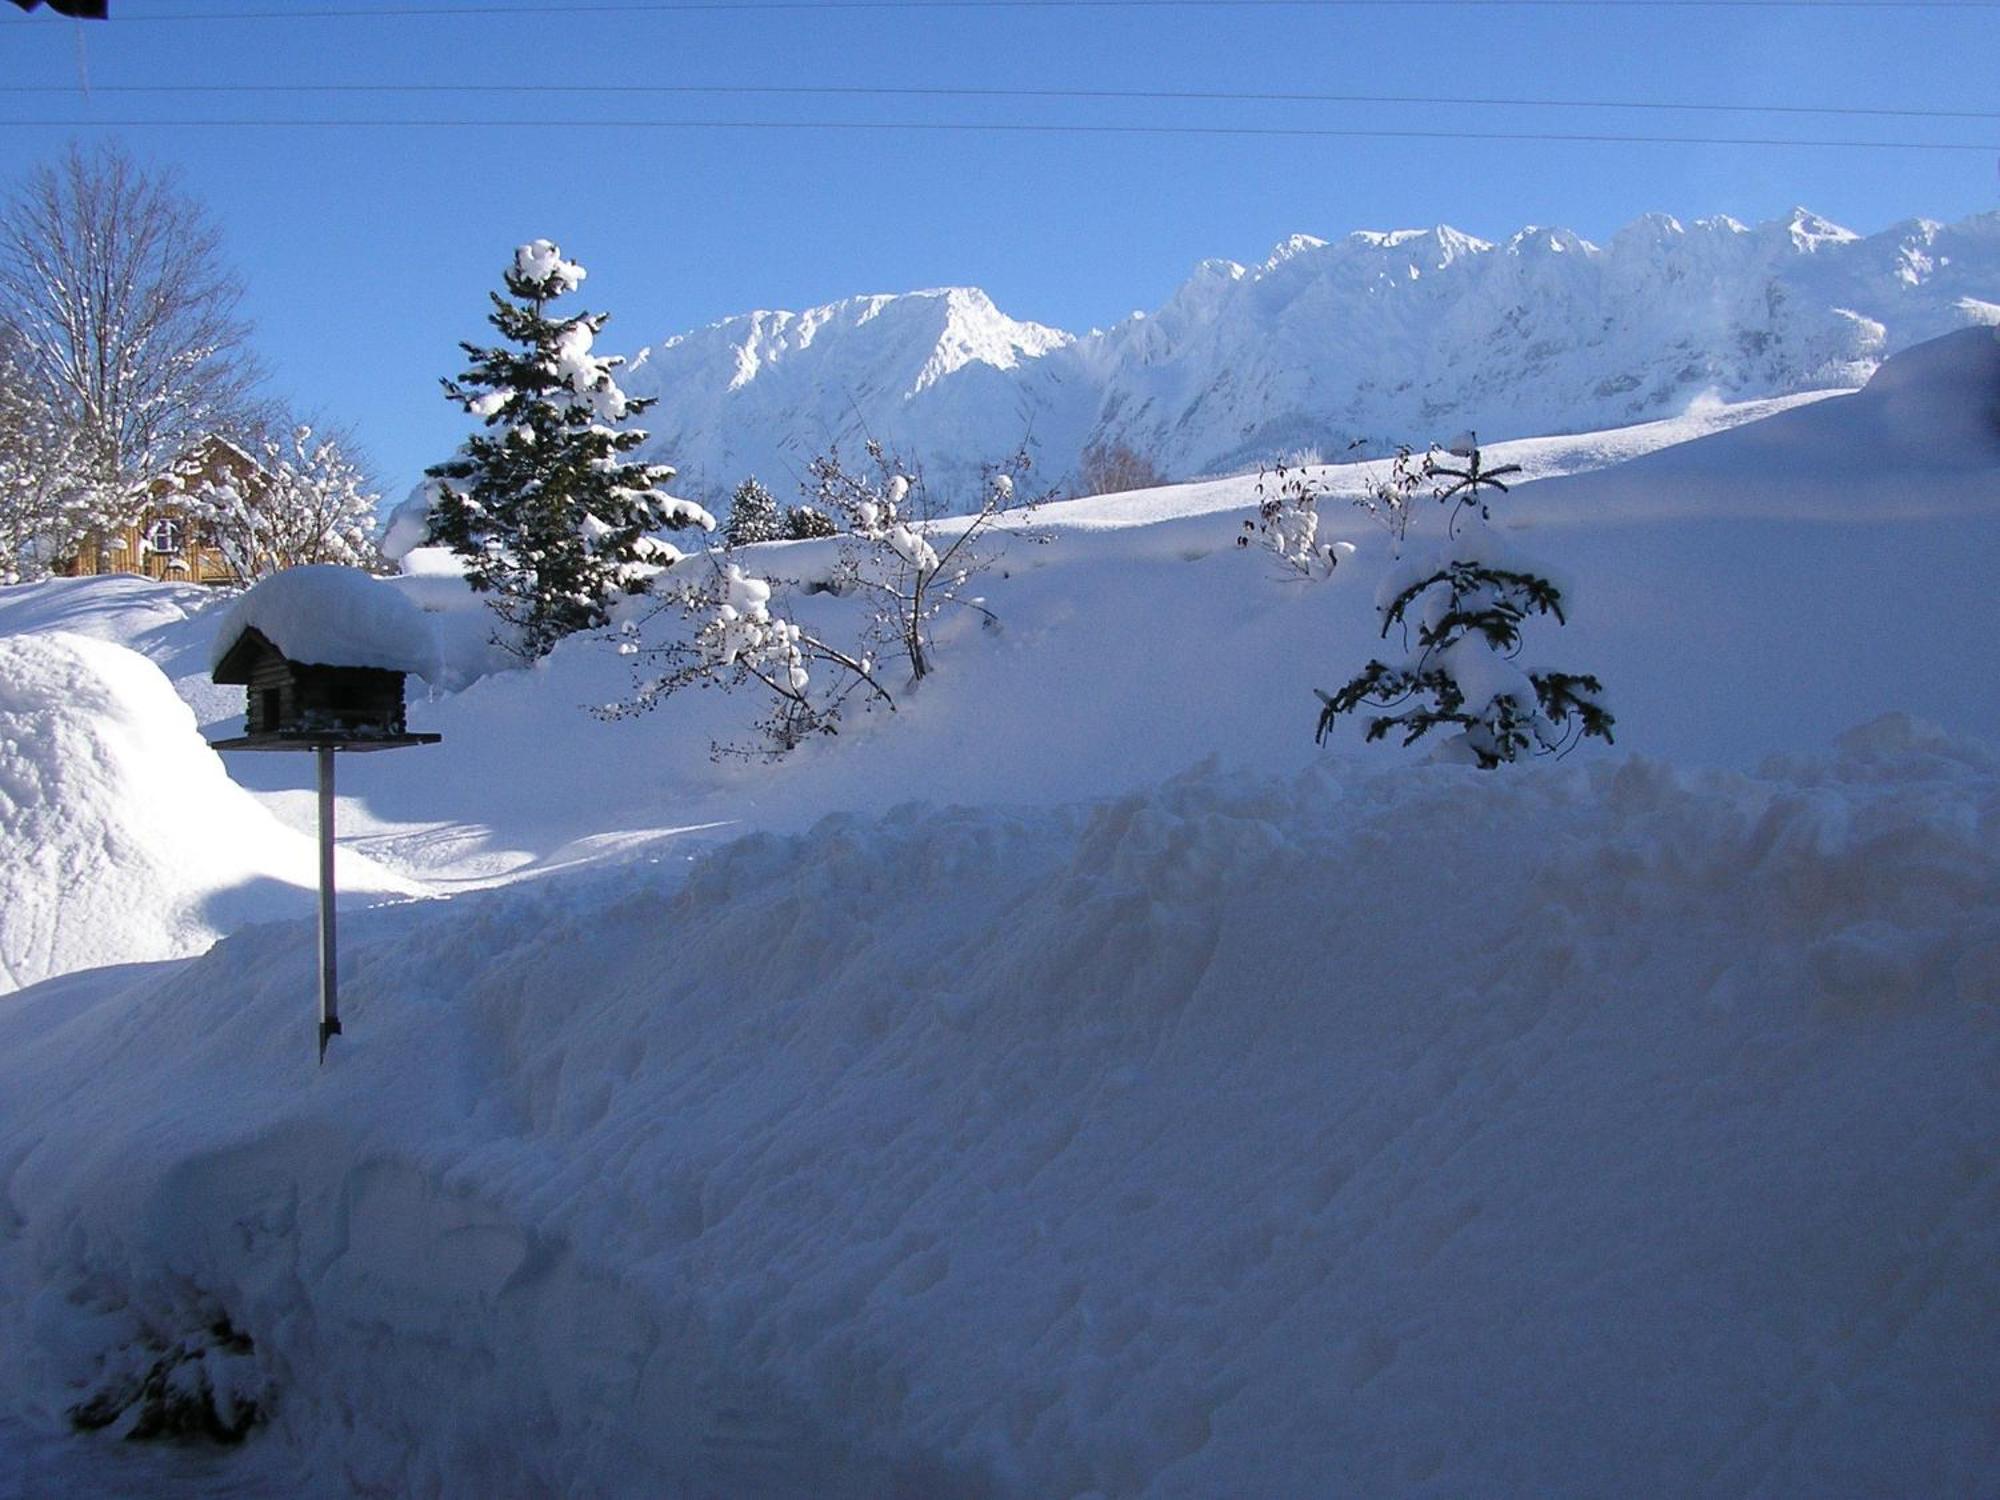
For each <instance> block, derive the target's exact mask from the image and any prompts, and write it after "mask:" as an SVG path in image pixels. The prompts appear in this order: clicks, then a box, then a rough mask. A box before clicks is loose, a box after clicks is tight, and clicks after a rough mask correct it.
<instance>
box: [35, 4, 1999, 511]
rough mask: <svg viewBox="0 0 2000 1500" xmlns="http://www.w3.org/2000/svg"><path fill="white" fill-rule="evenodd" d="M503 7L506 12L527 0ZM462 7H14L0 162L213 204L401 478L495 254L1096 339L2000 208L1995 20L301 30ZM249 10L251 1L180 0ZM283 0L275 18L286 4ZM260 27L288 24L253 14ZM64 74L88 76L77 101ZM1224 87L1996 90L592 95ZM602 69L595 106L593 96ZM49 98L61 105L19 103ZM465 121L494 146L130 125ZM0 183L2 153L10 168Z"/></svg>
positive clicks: (1706, 10) (291, 359) (644, 322)
mask: <svg viewBox="0 0 2000 1500" xmlns="http://www.w3.org/2000/svg"><path fill="white" fill-rule="evenodd" d="M514 4H515V5H519V4H520V0H514ZM428 6H437V7H451V8H457V9H460V10H463V11H466V12H471V11H473V10H474V9H475V8H476V7H474V6H472V5H467V4H463V3H460V0H301V3H299V4H296V5H283V4H279V3H277V0H112V11H113V19H112V20H111V21H110V22H109V23H108V24H88V25H80V24H78V23H72V22H67V21H63V20H60V19H58V18H55V17H52V16H50V15H49V14H48V13H47V12H46V11H44V12H41V13H38V14H36V15H32V16H26V15H20V14H17V13H16V12H15V11H14V9H13V8H12V7H11V6H8V7H4V9H3V10H0V77H4V78H5V80H6V87H5V97H4V98H0V116H4V118H6V119H7V120H9V121H28V120H33V121H37V122H49V123H34V124H25V125H20V124H17V125H13V126H12V127H11V128H10V130H9V134H8V141H9V151H8V159H9V161H10V162H13V163H25V162H30V161H33V160H36V159H38V158H42V157H47V156H50V155H52V154H54V153H55V152H57V151H59V150H60V149H61V148H62V146H63V144H64V143H65V142H66V141H67V140H69V139H71V138H72V137H82V138H84V139H91V138H95V137H97V136H100V135H115V136H116V137H118V138H120V139H122V140H123V141H124V142H125V143H126V144H127V145H128V146H130V147H131V148H133V149H134V150H136V151H137V152H138V153H140V154H141V155H142V156H144V157H146V158H149V159H151V160H153V161H155V162H159V163H164V164H170V165H172V166H175V167H177V168H178V169H179V170H180V171H181V172H182V174H183V176H184V180H185V183H186V185H187V187H188V188H189V189H190V190H191V191H192V192H193V193H194V194H195V195H196V196H198V197H199V198H200V199H202V200H203V201H204V202H205V203H206V204H207V205H208V206H209V208H210V209H211V210H212V212H213V213H214V215H215V216H216V218H217V219H218V220H219V221H220V223H221V225H222V227H223V230H224V233H225V236H226V241H227V244H228V248H229V253H230V255H231V257H232V258H233V260H234V262H235V264H236V266H237V269H238V270H239V271H240V273H241V274H242V276H243V277H244V279H245V281H246V282H247V284H248V287H249V293H250V296H249V310H250V312H251V314H252V316H253V317H254V318H255V320H256V322H257V325H258V342H259V347H260V349H261V351H262V353H263V355H264V357H265V359H266V360H267V362H268V363H269V364H270V366H271V367H272V370H273V374H274V379H275V384H276V386H277V388H278V389H279V391H280V392H281V393H282V394H285V395H287V396H289V397H291V398H292V399H294V400H296V401H297V402H299V403H301V404H302V405H305V406H308V407H316V408H319V409H322V410H324V411H326V412H328V413H329V414H331V415H333V416H335V417H337V418H339V419H342V420H345V421H347V422H349V423H352V424H353V425H354V426H355V428H356V429H357V431H358V432H359V434H360V436H361V437H362V439H363V442H364V444H365V446H366V447H367V448H368V449H369V451H370V452H371V454H372V455H373V457H374V459H375V462H376V466H377V468H378V470H379V471H380V473H381V475H382V478H383V480H384V482H385V487H386V488H387V489H388V491H389V492H390V494H391V497H392V498H394V497H396V496H399V495H400V494H401V492H402V491H403V490H404V489H406V488H407V486H408V485H409V484H410V483H412V482H413V481H414V480H415V479H416V478H417V476H418V474H419V472H420V471H421V469H422V468H423V466H424V465H425V464H427V463H431V462H435V461H436V460H438V459H440V458H442V457H444V456H446V455H447V454H448V453H449V451H450V450H451V448H452V447H453V446H454V445H455V443H456V442H457V441H458V440H459V438H460V437H461V436H462V434H463V433H464V431H465V428H466V419H465V418H464V417H462V416H461V415H460V414H458V413H457V412H456V411H455V409H453V408H451V407H449V406H448V405H447V404H446V402H445V401H444V400H443V398H442V397H441V395H440V394H439V392H438V389H437V377H438V376H439V375H441V374H444V373H447V372H449V371H455V370H456V369H457V367H458V366H457V358H458V356H457V351H456V348H455V343H456V341H457V340H458V339H461V338H479V337H483V336H484V335H485V334H486V333H487V332H488V330H487V329H486V327H485V325H484V323H483V322H482V318H483V315H484V308H485V293H486V290H487V288H488V287H490V286H493V285H495V284H496V283H497V275H498V271H499V268H500V266H501V264H502V263H503V261H504V260H505V259H506V257H507V254H508V252H509V250H510V249H511V247H512V246H513V245H515V244H517V243H519V242H520V241H522V240H524V239H529V238H533V237H536V236H547V237H549V238H552V239H555V240H557V241H558V242H560V243H561V244H562V245H563V247H564V249H565V250H566V251H567V252H568V253H570V254H571V255H572V256H574V257H576V258H578V259H580V260H581V261H582V262H583V263H584V264H585V265H586V266H587V267H588V268H589V271H590V279H589V281H588V283H587V285H586V287H585V291H586V292H587V294H588V295H587V297H585V298H584V299H581V302H580V305H588V306H590V307H592V308H596V309H601V310H606V311H609V312H610V313H611V314H612V319H613V321H612V324H611V327H610V329H609V330H608V331H607V334H606V336H605V342H606V343H607V344H608V345H609V346H610V347H612V348H616V349H631V348H634V347H637V346H639V345H641V344H644V343H648V342H652V341H655V340H657V339H659V338H662V337H664V336H666V335H668V334H670V333H673V332H677V331H679V330H682V329H685V328H688V327H692V326H695V325H698V324H701V323H704V322H708V321H712V320H714V319H716V318H720V317H724V316H727V315H728V314H730V313H734V312H740V311H744V310H746V309H749V308H753V307H798V306H804V305H810V304H813V303H817V302H824V301H829V300H831V299H833V298H836V297H840V296H846V295H849V294H853V293H857V292H865V291H900V290H907V289H910V288H915V287H924V286H937V285H946V284H959V283H967V284H973V285H978V286H983V287H985V288H986V289H987V290H988V291H989V292H991V293H992V294H993V296H994V298H995V300H996V301H997V302H998V303H999V304H1000V306H1001V307H1002V308H1003V309H1005V310H1006V311H1007V312H1009V313H1011V314H1013V315H1014V316H1016V317H1022V318H1032V319H1035V320H1038V321H1041V322H1045V323H1053V324H1057V325H1059V326H1062V327H1065V328H1069V329H1072V330H1077V331H1081V330H1083V329H1087V328H1089V327H1091V326H1093V325H1103V324H1107V323H1109V322H1111V321H1113V320H1115V319H1117V318H1119V317H1122V316H1123V315H1124V314H1126V313H1127V312H1130V311H1132V310H1133V309H1135V308H1151V307H1154V306H1157V305H1158V304H1159V302H1160V301H1162V300H1163V299H1164V298H1165V297H1166V296H1167V295H1168V294H1169V293H1170V292H1171V291H1172V289H1173V288H1174V286H1175V285H1176V284H1177V283H1178V282H1179V281H1180V280H1181V279H1182V278H1183V277H1184V276H1185V275H1186V274H1187V272H1188V270H1189V269H1190V268H1191V267H1192V266H1193V264H1194V263H1195V262H1196V261H1198V260H1200V259H1202V258H1203V257H1206V256H1213V255H1222V256H1229V257H1232V258H1235V259H1239V260H1252V259H1257V258H1260V257H1262V256H1263V255H1264V254H1265V253H1266V252H1267V251H1268V249H1269V247H1270V246H1271V245H1272V244H1273V243H1275V242H1276V241H1278V240H1280V239H1282V238H1283V237H1284V236H1286V235H1288V234H1291V233H1294V232H1298V231H1305V232H1307V233H1312V234H1317V235H1321V236H1323V237H1331V236H1334V235H1338V234H1341V233H1344V232H1346V231H1347V230H1349V229H1354V228H1362V227H1367V228H1395V227H1402V226H1410V225H1428V224H1433V223H1439V222H1444V223H1450V224H1454V225H1457V226H1458V227H1459V228H1461V229H1465V230H1468V231H1470V232H1472V233H1475V234H1479V235H1482V236H1485V237H1488V238H1496V237H1502V236H1505V235H1506V234H1509V233H1511V232H1512V231H1513V230H1515V229H1517V228H1519V227H1520V226H1521V225H1522V224H1525V223H1541V224H1562V225H1566V226H1568V227H1570V228H1573V229H1575V230H1577V231H1578V232H1579V233H1581V234H1583V235H1585V236H1586V237H1590V238H1603V237H1606V236H1608V235H1609V234H1610V233H1611V232H1612V231H1613V230H1615V229H1616V228H1617V227H1618V226H1619V225H1620V224H1622V223H1624V222H1626V221H1628V220H1629V219H1631V218H1632V217H1634V216H1636V215H1637V214H1640V213H1642V212H1646V211H1648V210H1655V209H1658V210H1664V211H1666V212H1669V213H1673V214H1676V215H1678V216H1681V217H1683V218H1694V217H1699V216H1701V215H1704V214H1711V213H1729V214H1733V215H1735V216H1736V217H1738V218H1741V219H1746V220H1757V219H1763V218H1771V217H1774V216H1777V215H1779V214H1782V213H1783V212H1785V211H1786V210H1787V209H1788V208H1790V207H1791V206H1792V205H1793V204H1804V205H1806V206H1808V207H1811V208H1813V209H1815V210H1816V211H1818V212H1820V213H1822V214H1825V215H1826V216H1827V217H1829V218H1832V219H1835V220H1837V221H1839V222H1841V223H1844V224H1846V225H1848V226H1849V227H1850V228H1853V229H1856V230H1859V231H1862V232H1864V233H1865V232H1869V231H1873V230H1877V229H1881V228H1884V227H1886V226H1888V225H1889V224H1891V223H1893V222H1895V221H1896V220H1899V219H1903V218H1908V217H1911V216H1915V215H1924V216H1928V217H1933V218H1942V219H1955V218H1960V217H1963V216H1964V215H1967V214H1971V213H1976V212H1983V211H1985V210H1988V209H1990V208H1993V207H1995V206H1996V203H2000V194H1996V188H2000V175H1996V165H2000V89H1996V87H1995V83H1996V79H2000V7H1994V6H1991V5H1978V6H1970V7H1960V8H1957V9H1943V8H1909V7H1902V6H1898V7H1893V8H1857V7H1854V6H1836V5H1830V4H1829V5H1816V6H1804V7H1789V8H1768V7H1767V8H1761V9H1741V8H1714V7H1709V6H1686V5H1682V6H1674V7H1668V6H1658V5H1635V4H1630V3H1621V0H1609V3H1604V4H1595V5H1571V6H1529V7H1509V8H1499V7H1491V6H1487V7H1475V6H1452V5H1444V6H1441V5H1434V4H1433V5H1381V4H1375V5H1361V6H1349V7H1333V6H1327V5H1313V4H1292V5H1252V6H1245V5H1236V6H1233V7H1232V6H1229V5H1226V4H1217V5H1172V6H1164V7H1162V6H1157V5H1156V6H1146V5H1100V6H1084V7H1041V6H1019V5H1015V6H1009V7H1004V8H999V7H996V8H979V7H965V6H959V7H955V8H944V9H909V8H882V9H855V8H841V7H836V6H833V5H821V6H813V5H805V6H800V7H796V8H791V9H772V8H769V7H767V6H760V5H758V4H756V3H754V0H752V3H748V4H743V5H737V6H729V5H721V6H717V7H715V8H713V9H709V10H692V11H691V10H683V11H665V10H659V9H655V10H650V11H649V10H643V9H626V10H625V11H624V12H623V13H607V12H608V11H609V10H610V6H608V5H607V6H600V7H591V6H585V5H576V6H565V5H563V4H560V3H544V4H542V5H539V6H534V7H526V6H523V7H521V9H520V13H519V14H515V15H506V14H494V13H493V10H494V9H495V8H496V7H491V6H489V7H485V8H483V9H481V10H480V11H479V13H477V14H473V13H465V14H458V15H450V14H445V15H429V16H422V15H408V14H404V15H391V14H381V15H375V16H370V17H362V18H322V17H313V16H310V15H305V14H300V12H305V11H314V10H327V9H340V10H370V9H372V10H379V11H384V12H389V11H395V10H399V9H400V10H404V11H408V10H412V9H423V8H426V7H428ZM228 11H258V12H262V13H263V14H264V16H265V17H266V18H264V19H235V20H224V19H173V18H174V17H185V16H188V15H190V14H194V13H198V14H199V15H201V16H203V17H215V16H216V15H217V13H219V12H228ZM283 12H291V13H290V14H280V13H283ZM274 16H275V17H277V18H273V17H274ZM83 76H87V77H88V80H89V83H90V85H91V89H92V92H91V93H90V94H89V95H88V96H87V97H86V96H84V95H83V94H82V92H81V91H80V87H79V83H80V78H81V77H83ZM440 83H451V84H496V85H519V84H523V83H532V84H540V85H550V84H574V85H579V86H582V88H581V89H580V91H579V92H575V93H562V94H547V93H543V94H522V93H501V94H491V95H485V94H457V95H424V94H373V93H367V94H353V93H348V94H339V95H324V94H310V93H305V94H298V93H278V94H248V95H243V94H143V93H121V92H117V91H116V88H117V86H120V85H126V86H129V85H161V84H174V85H189V84H210V85H236V86H241V85H284V86H297V85H306V84H350V85H351V84H368V85H380V84H440ZM691 84H699V85H716V86H728V87H745V86H754V87H757V88H762V89H778V90H787V89H792V88H797V87H801V86H819V87H842V88H846V87H856V86H881V87H891V88H903V89H908V88H943V89H954V88H973V89H995V88H1001V89H1019V88H1045V89H1103V90H1132V89H1147V90H1211V91H1214V90H1221V91H1231V92H1264V93H1269V92H1279V93H1311V94H1333V93H1345V94H1357V93H1359V94H1370V95H1387V94H1397V95H1411V96H1422V97H1426V98H1435V97H1436V96H1440V95H1446V96H1481V97H1496V96H1505V97H1510V98H1532V99H1564V100H1582V99H1594V100H1617V101H1646V102H1661V101H1665V102H1675V103H1694V102H1707V103H1716V104H1754V105H1761V106H1770V105H1842V106H1849V107H1856V106H1865V107H1871V108H1876V109H1892V110H1893V109H1919V110H1958V111H1989V112H1995V116H1996V117H1990V118H1986V119H1978V118H1972V119H1957V120H1937V119H1912V118H1889V117H1859V116H1846V117H1840V116H1809V115H1783V114H1772V113H1756V112H1749V113H1742V114H1735V113H1727V114H1718V113H1693V112H1684V111H1671V110H1661V111H1644V112H1638V111H1625V110H1605V109H1542V108H1500V107H1490V106H1486V107H1476V106H1471V105H1442V104H1436V103H1425V104H1409V105H1401V104H1398V105H1391V104H1336V103H1281V102H1259V103H1250V102H1240V101H1239V102H1201V101H1164V100H1162V101H1143V102H1142V101H1131V100H1059V99H1044V100H997V99H992V98H978V97H970V96H947V97H928V98H916V97H904V98H859V97H851V96H850V97H822V96H811V95H805V94H796V93H790V92H778V93H765V94H757V95H749V96H734V97H732V96H731V95H729V94H689V95H674V94H655V95H649V94H645V93H629V92H624V93H612V92H605V91H603V90H607V89H609V88H611V87H613V86H624V87H627V88H630V87H635V86H647V85H691ZM593 88H595V89H597V90H599V92H591V91H590V90H591V89H593ZM37 90H48V92H39V91H37ZM303 119H330V120H349V121H352V120H401V121H407V120H413V119H461V120H477V119H485V120H508V121H527V122H539V123H530V124H526V125H520V124H508V125H491V126H488V127H486V128H478V127H462V128H411V127H409V126H405V125H394V124H371V125H360V124H349V125H341V126H334V127H309V126H296V125H273V124H247V123H239V124H233V125H204V126H197V125H190V124H178V123H177V124H174V125H162V124H158V123H153V124H128V125H123V126H119V125H113V124H110V123H106V122H115V121H149V122H159V121H168V120H172V121H196V120H209V121H221V120H237V121H250V120H259V121H294V120H303ZM642 120H797V121H828V122H830V121H871V122H896V121H948V120H949V121H998V122H1017V123H1021V122H1052V123H1055V122H1067V123H1077V124H1121V123H1123V124H1145V125H1167V124H1172V125H1221V126H1230V127H1244V126H1274V127H1284V126H1294V127H1304V128H1313V129H1339V128H1376V129H1414V130H1436V129H1445V130H1464V131H1468V132H1473V133H1476V134H1481V133H1489V132H1505V131H1529V132H1568V133H1590V134H1603V133H1609V134H1644V135H1699V136H1754V137H1770V136H1787V137H1796V136H1816V137H1821V138H1834V139H1846V140H1859V139H1899V140H1931V141H1954V142H1975V143H1977V142H1991V143H1995V149H1993V150H1991V151H1964V152H1949V151H1937V152H1912V151H1883V150H1866V149H1860V148H1856V147H1818V148H1811V149H1773V148H1768V147H1747V146H1721V145H1705V146H1688V145H1651V144H1629V143H1628V144H1618V143H1574V142H1565V143H1553V142H1542V143H1536V142H1525V141H1517V140H1498V139H1491V138H1486V139H1478V138H1475V139H1465V140H1413V139H1334V138H1286V137H1280V136H1233V137H1224V136H1171V135H1083V134H1077V135H1031V134H994V135H986V134H942V133H920V132H902V131H883V132H873V131H833V130H800V131H688V130H680V131H676V130H664V129H653V128H634V127H633V126H631V125H629V124H620V123H618V122H621V121H624V122H630V121H642ZM5 175H6V172H5V170H4V169H0V177H4V176H5Z"/></svg>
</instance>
